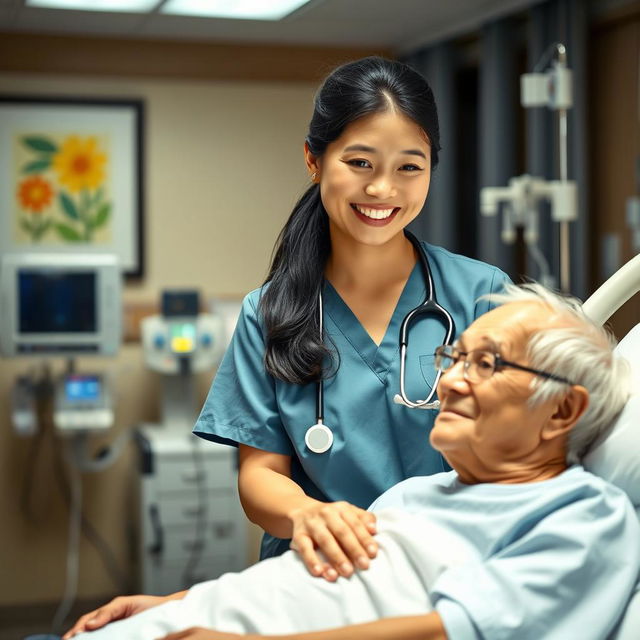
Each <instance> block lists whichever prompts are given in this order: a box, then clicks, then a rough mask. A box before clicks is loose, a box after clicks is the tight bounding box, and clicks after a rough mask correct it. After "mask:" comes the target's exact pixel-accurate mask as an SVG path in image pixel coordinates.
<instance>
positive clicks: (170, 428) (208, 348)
mask: <svg viewBox="0 0 640 640" xmlns="http://www.w3.org/2000/svg"><path fill="white" fill-rule="evenodd" d="M198 310H199V300H198V294H197V292H194V291H167V292H165V293H164V294H163V296H162V313H161V315H156V316H152V317H149V318H145V319H144V320H143V322H142V341H143V350H144V357H145V362H146V364H147V366H148V367H149V368H150V369H152V370H153V371H157V372H159V373H161V374H162V400H161V414H162V418H161V423H160V424H158V425H143V426H142V427H140V428H139V429H138V432H137V442H138V449H139V454H140V455H139V461H140V476H139V478H140V482H139V499H140V536H139V554H140V556H139V557H140V560H141V570H140V577H141V585H140V589H141V591H142V592H143V593H149V594H167V593H171V592H174V591H178V590H180V589H184V588H187V587H190V586H191V585H192V584H193V583H195V582H199V581H203V580H207V579H212V578H216V577H218V576H220V575H221V574H223V573H226V572H228V571H239V570H241V569H244V568H245V567H246V565H247V541H246V535H247V534H246V532H247V521H246V518H245V515H244V512H243V511H242V508H241V506H240V501H239V498H238V493H237V462H236V460H237V458H236V450H235V449H234V448H233V447H226V446H223V445H220V444H217V443H214V442H206V441H203V440H201V439H200V438H198V437H196V436H194V435H193V434H192V429H193V425H194V424H195V420H196V418H197V415H198V410H199V406H198V404H197V398H196V394H195V385H196V377H195V374H196V373H198V372H201V371H207V370H211V369H212V368H214V367H215V366H216V365H217V364H218V362H219V361H220V359H221V357H222V353H223V351H224V343H223V333H224V332H223V325H222V319H221V318H219V317H218V316H215V315H212V314H205V313H199V311H198Z"/></svg>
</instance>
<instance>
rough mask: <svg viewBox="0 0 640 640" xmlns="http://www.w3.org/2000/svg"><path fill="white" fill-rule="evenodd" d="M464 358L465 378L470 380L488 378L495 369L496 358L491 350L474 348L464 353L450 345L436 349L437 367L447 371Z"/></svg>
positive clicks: (479, 380)
mask: <svg viewBox="0 0 640 640" xmlns="http://www.w3.org/2000/svg"><path fill="white" fill-rule="evenodd" d="M462 358H464V372H465V378H466V379H467V380H468V381H469V382H481V381H482V380H486V379H487V378H490V377H491V376H492V375H493V373H494V371H495V367H496V359H495V356H494V355H493V354H492V353H491V352H490V351H482V350H474V351H470V352H469V353H464V352H460V351H458V350H457V349H454V348H453V347H449V346H446V347H439V348H438V349H437V350H436V358H435V365H436V369H438V370H440V371H447V370H448V369H451V367H453V366H454V365H455V364H456V362H458V360H460V359H462Z"/></svg>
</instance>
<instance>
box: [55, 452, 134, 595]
mask: <svg viewBox="0 0 640 640" xmlns="http://www.w3.org/2000/svg"><path fill="white" fill-rule="evenodd" d="M55 453H56V456H55V459H54V463H55V466H54V469H55V475H56V479H57V481H58V487H59V488H60V492H61V493H62V496H63V498H64V500H65V502H66V504H67V506H68V507H69V508H70V507H71V489H70V486H69V483H68V480H67V476H66V475H65V465H64V458H63V455H62V452H61V447H60V444H59V443H58V442H57V441H56V443H55ZM81 517H82V520H81V523H82V533H83V535H84V536H85V537H86V538H87V540H88V541H89V543H90V544H91V545H92V546H93V547H94V549H95V550H96V552H97V553H98V557H99V558H100V560H101V562H102V565H103V567H104V568H105V570H106V572H107V574H108V575H109V577H110V578H111V581H112V582H113V583H114V585H115V587H116V589H117V591H118V593H121V594H126V593H131V585H130V581H129V579H128V578H126V577H125V572H124V571H122V569H121V568H120V567H119V566H118V561H117V560H116V557H115V555H114V553H113V551H112V550H111V547H109V545H108V543H107V542H106V540H105V539H104V538H103V537H102V536H101V535H100V534H99V533H98V530H97V529H96V528H95V527H94V526H93V524H92V523H91V521H90V520H89V519H88V518H87V517H86V515H85V514H84V512H81Z"/></svg>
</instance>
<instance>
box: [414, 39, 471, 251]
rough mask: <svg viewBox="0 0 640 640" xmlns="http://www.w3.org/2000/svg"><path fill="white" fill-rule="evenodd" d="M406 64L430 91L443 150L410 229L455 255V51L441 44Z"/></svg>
mask: <svg viewBox="0 0 640 640" xmlns="http://www.w3.org/2000/svg"><path fill="white" fill-rule="evenodd" d="M405 62H407V63H408V64H410V65H411V66H412V67H414V68H415V69H416V70H417V71H419V72H420V73H421V74H422V75H423V76H424V77H425V78H426V79H427V81H428V82H429V85H430V86H431V89H432V90H433V94H434V96H435V99H436V104H437V105H438V118H439V121H440V144H441V146H442V150H441V152H440V158H439V164H438V166H437V168H436V170H435V171H434V172H433V173H432V175H431V186H430V188H429V196H428V198H427V202H426V204H425V206H424V208H423V210H422V213H421V214H420V215H419V216H418V217H417V218H416V220H415V221H414V222H413V223H411V225H410V229H411V230H412V231H413V233H415V235H416V236H418V238H420V239H422V240H426V241H427V242H431V243H433V244H437V245H440V246H443V247H446V248H447V249H449V250H450V251H458V250H459V249H458V245H459V242H458V234H459V230H458V229H457V224H456V212H457V208H458V201H457V196H456V194H457V180H456V165H457V157H456V146H457V144H456V143H457V141H456V125H455V114H456V109H455V106H456V96H455V69H456V52H455V47H454V46H453V44H451V43H444V44H440V45H437V46H434V47H431V48H429V49H424V50H422V51H420V52H419V53H417V54H416V55H414V56H411V57H409V58H408V59H406V60H405Z"/></svg>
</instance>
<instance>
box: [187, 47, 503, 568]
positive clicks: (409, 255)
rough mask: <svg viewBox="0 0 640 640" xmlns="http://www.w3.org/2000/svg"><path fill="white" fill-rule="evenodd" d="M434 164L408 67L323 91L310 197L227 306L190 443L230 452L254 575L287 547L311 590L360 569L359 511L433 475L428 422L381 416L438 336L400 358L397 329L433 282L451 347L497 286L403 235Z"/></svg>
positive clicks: (396, 412)
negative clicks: (236, 303)
mask: <svg viewBox="0 0 640 640" xmlns="http://www.w3.org/2000/svg"><path fill="white" fill-rule="evenodd" d="M439 149H440V143H439V131H438V117H437V112H436V105H435V102H434V99H433V95H432V92H431V89H430V88H429V86H428V84H427V83H426V81H425V80H424V78H422V76H420V75H419V74H418V73H417V72H415V71H414V70H412V69H411V68H410V67H408V66H406V65H404V64H402V63H399V62H394V61H390V60H385V59H382V58H376V57H372V58H365V59H362V60H358V61H355V62H352V63H348V64H346V65H343V66H341V67H339V68H337V69H336V70H335V71H334V72H333V73H332V74H331V75H330V76H329V77H328V78H327V79H326V80H325V82H324V83H323V85H322V86H321V88H320V90H319V92H318V94H317V96H316V100H315V109H314V113H313V117H312V119H311V123H310V126H309V133H308V136H307V138H306V142H305V145H304V152H305V161H306V164H307V167H308V170H309V174H310V178H311V183H312V184H311V186H310V187H309V188H308V189H307V191H306V192H305V193H304V195H303V196H302V198H301V199H300V201H299V202H298V203H297V205H296V206H295V208H294V210H293V212H292V214H291V216H290V218H289V220H288V221H287V223H286V225H285V227H284V229H283V230H282V232H281V233H280V236H279V238H278V242H277V246H276V251H275V254H274V259H273V263H272V265H271V269H270V272H269V275H268V277H267V280H266V282H265V284H264V285H263V287H261V288H260V289H258V290H256V291H253V292H252V293H250V294H249V295H248V296H247V297H246V298H245V300H244V303H243V306H242V312H241V315H240V318H239V321H238V325H237V328H236V332H235V334H234V336H233V339H232V341H231V344H230V346H229V349H228V350H227V353H226V355H225V357H224V360H223V362H222V364H221V365H220V368H219V370H218V373H217V375H216V378H215V380H214V382H213V385H212V388H211V391H210V392H209V396H208V398H207V400H206V403H205V405H204V408H203V409H202V413H201V415H200V417H199V419H198V422H197V424H196V426H195V430H194V431H195V433H196V434H197V435H199V436H202V437H204V438H207V439H210V440H213V441H216V442H222V443H226V444H232V445H236V446H238V447H239V454H240V470H239V490H240V497H241V500H242V504H243V507H244V509H245V511H246V513H247V515H248V517H249V518H250V519H251V520H252V521H253V522H255V523H257V524H258V525H260V526H261V527H262V528H263V529H264V530H265V532H266V534H265V537H264V539H263V544H262V557H263V558H264V557H268V556H273V555H277V554H279V553H282V552H283V551H284V550H286V549H287V548H288V547H289V545H290V544H291V546H292V547H293V548H295V549H297V550H298V551H299V552H300V554H301V556H302V558H303V560H304V562H305V564H306V566H307V568H308V569H309V571H310V572H311V573H312V574H314V575H316V576H323V577H324V578H326V579H327V580H335V579H337V577H338V576H339V575H342V576H348V575H350V574H351V573H352V572H353V571H354V570H355V569H357V568H359V569H366V568H367V567H368V565H369V560H370V558H372V557H374V556H375V554H376V544H375V541H374V539H373V537H372V534H373V533H374V532H375V516H374V515H373V514H371V513H368V512H366V511H364V509H366V507H367V506H368V505H369V504H370V503H371V502H372V501H373V499H374V498H376V497H377V496H378V495H380V494H381V493H382V492H384V491H385V490H386V489H388V488H389V487H390V486H392V485H393V484H395V483H397V482H400V481H401V480H403V479H405V478H408V477H411V476H416V475H429V474H432V473H437V472H439V471H442V470H444V469H447V468H448V467H447V466H446V464H445V462H444V459H443V458H442V456H441V455H440V454H439V453H437V452H436V451H435V450H433V449H432V448H431V447H430V445H429V432H430V430H431V427H432V425H433V421H434V419H435V414H436V412H435V411H433V410H426V411H416V410H412V409H410V408H408V407H407V406H402V405H401V404H396V403H394V396H395V395H396V394H397V392H398V391H399V388H400V376H401V362H402V361H404V362H405V371H404V377H403V380H404V383H405V385H406V396H407V397H408V398H412V399H418V398H425V397H426V396H427V395H428V394H429V393H430V392H431V389H432V387H433V386H434V384H433V383H434V373H435V372H434V367H433V353H434V350H435V348H436V347H437V346H438V345H440V344H442V342H443V338H444V337H445V335H446V331H447V326H446V322H443V318H442V316H441V315H437V314H433V313H430V314H428V315H425V316H421V317H419V318H416V320H415V321H414V322H413V323H412V324H411V328H410V332H411V348H410V349H409V351H408V352H407V354H406V358H402V357H401V354H400V350H399V338H398V336H399V334H400V330H401V326H402V323H403V319H404V318H405V316H407V314H408V313H409V312H411V310H412V309H414V308H416V307H418V306H419V305H420V304H421V303H423V301H424V300H425V299H426V297H427V296H428V294H429V291H430V288H429V285H428V279H429V278H431V277H432V279H433V290H434V292H435V294H436V296H437V301H438V303H439V304H440V305H442V307H444V308H445V309H446V310H447V311H448V312H449V313H450V314H451V319H452V320H453V323H454V324H455V330H456V332H457V333H458V334H459V333H462V331H464V329H465V328H466V327H467V326H468V325H469V324H471V322H473V320H474V319H475V318H476V317H478V316H479V315H481V314H482V313H484V312H485V311H487V310H488V303H487V302H486V301H485V302H479V303H477V302H476V300H477V299H478V297H479V296H481V295H483V294H487V293H491V292H493V291H497V290H499V289H501V287H502V284H503V282H504V281H505V280H506V279H507V276H506V275H505V274H504V273H502V272H501V271H499V270H498V269H496V268H495V267H491V266H489V265H486V264H483V263H480V262H477V261H475V260H471V259H469V258H465V257H462V256H458V255H454V254H452V253H449V252H448V251H446V250H444V249H442V248H439V247H434V246H432V245H429V244H426V243H417V241H415V242H414V241H412V239H411V238H410V237H409V236H407V235H406V234H405V232H404V230H405V227H406V226H407V225H408V224H409V223H410V222H411V221H412V220H413V219H414V218H415V217H416V216H417V215H418V214H419V213H420V210H421V209H422V207H423V205H424V202H425V199H426V197H427V193H428V191H429V183H430V177H431V172H432V171H433V169H434V167H435V166H436V164H437V161H438V151H439ZM424 256H426V262H427V263H428V266H429V268H430V272H431V275H430V276H429V274H428V272H427V270H426V269H424V268H423V267H422V259H421V258H422V257H424ZM455 337H457V336H455ZM315 422H318V423H320V424H321V426H322V427H323V431H324V433H325V436H326V437H328V440H327V441H326V442H325V443H324V445H323V446H320V447H314V445H313V443H310V442H309V441H308V440H307V441H306V440H305V437H306V436H307V432H308V430H309V427H310V426H312V425H314V423H315ZM314 449H315V450H314Z"/></svg>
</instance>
